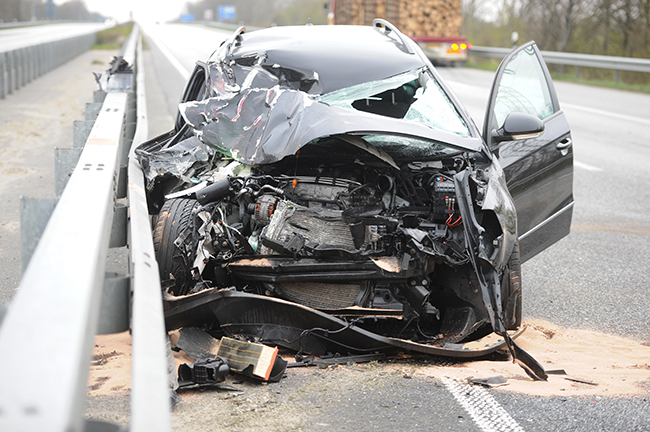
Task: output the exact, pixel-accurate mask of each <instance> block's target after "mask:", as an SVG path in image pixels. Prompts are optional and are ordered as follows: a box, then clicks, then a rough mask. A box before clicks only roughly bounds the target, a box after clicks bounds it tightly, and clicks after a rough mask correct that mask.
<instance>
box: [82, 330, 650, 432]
mask: <svg viewBox="0 0 650 432" xmlns="http://www.w3.org/2000/svg"><path fill="white" fill-rule="evenodd" d="M524 324H525V325H526V326H527V329H526V331H525V332H524V333H523V334H522V335H521V336H520V337H519V338H518V339H517V342H518V343H519V345H520V346H521V347H522V348H524V349H525V350H526V351H527V352H528V353H530V354H531V355H532V356H533V357H534V358H535V359H537V360H538V361H539V362H540V363H541V364H542V365H543V366H544V368H545V369H546V370H558V369H562V370H564V371H565V372H566V374H567V375H549V379H548V381H546V382H544V381H533V380H532V379H531V378H529V377H528V376H527V375H526V374H525V372H524V371H523V369H521V368H520V367H519V366H518V365H516V364H513V363H512V362H511V361H510V360H506V359H505V357H506V356H493V357H492V358H491V359H488V360H477V361H459V360H455V359H445V358H439V357H431V356H424V355H408V354H404V355H402V356H399V357H398V358H396V359H391V360H388V361H384V362H371V363H366V364H350V365H341V366H338V367H336V366H329V367H327V368H325V369H320V368H318V367H309V368H290V369H287V377H286V378H285V379H283V380H282V381H281V382H280V383H270V384H263V383H260V382H258V381H253V380H250V379H248V378H244V377H241V376H237V375H230V376H229V377H228V378H227V380H226V382H225V383H224V384H225V385H224V386H221V387H214V388H208V389H201V390H199V389H193V390H183V391H180V392H179V395H180V396H181V398H182V400H181V402H180V403H179V404H178V405H176V406H175V407H174V408H173V410H172V422H173V426H174V429H175V430H213V429H211V428H217V429H221V428H222V429H225V430H292V429H301V428H303V427H304V425H305V424H307V423H308V424H310V425H311V426H314V424H315V423H314V419H315V418H318V416H319V415H320V414H319V412H320V408H318V407H319V406H321V405H323V404H331V403H334V404H336V403H347V402H346V399H350V398H349V395H351V393H355V394H359V393H361V394H366V392H367V393H372V394H374V395H375V396H377V395H378V394H379V395H381V392H382V391H385V392H386V395H387V396H390V395H391V389H393V387H392V386H393V385H394V384H395V383H396V382H398V383H399V386H400V387H404V388H405V389H406V390H405V391H407V394H408V386H418V387H420V386H438V387H439V386H440V385H441V384H440V380H441V379H442V378H444V377H448V378H451V379H455V380H459V381H466V380H467V379H468V378H490V377H494V376H502V377H504V378H505V379H506V383H505V384H504V385H502V386H499V387H497V388H495V389H494V390H493V391H499V392H514V393H520V394H526V395H534V396H541V397H552V396H564V397H580V396H589V397H632V396H638V397H648V396H650V346H648V344H643V343H640V342H638V341H634V340H631V339H626V338H623V337H619V336H613V335H608V334H604V333H599V332H595V331H588V330H575V329H565V328H561V327H559V326H557V325H555V324H552V323H550V322H547V321H543V320H529V321H527V322H525V323H524ZM130 348H131V346H130V336H129V334H128V333H121V334H117V335H107V336H97V338H96V346H95V350H94V357H93V361H92V365H91V372H90V377H89V380H88V395H89V399H90V400H94V401H95V404H96V401H100V400H105V401H116V400H119V399H120V398H128V394H129V384H130V356H131V354H130V352H131V351H130ZM102 355H103V360H102ZM284 357H285V359H286V360H288V361H293V359H292V358H291V353H289V352H287V353H284ZM175 360H176V363H177V366H178V364H180V363H190V362H192V359H191V358H189V357H188V356H187V355H186V354H185V353H184V352H182V351H181V352H179V353H176V354H175ZM346 395H347V396H346ZM389 399H390V397H389V398H388V399H387V400H389ZM318 401H321V402H318ZM403 403H404V404H406V405H408V404H412V405H416V406H417V405H418V404H419V405H422V404H423V403H424V404H426V403H427V402H426V401H424V400H419V399H418V398H414V399H411V400H409V401H403ZM125 406H127V407H128V404H125ZM89 414H90V415H91V416H93V413H89ZM95 415H96V416H97V417H93V418H105V419H107V420H108V419H110V420H111V421H116V420H117V421H119V422H124V424H127V423H128V412H123V413H119V414H118V413H116V412H112V413H102V412H96V413H95ZM105 416H106V417H108V418H106V417H105ZM115 416H118V417H117V418H116V417H115ZM201 425H203V426H201ZM186 427H187V429H186ZM204 427H205V429H204Z"/></svg>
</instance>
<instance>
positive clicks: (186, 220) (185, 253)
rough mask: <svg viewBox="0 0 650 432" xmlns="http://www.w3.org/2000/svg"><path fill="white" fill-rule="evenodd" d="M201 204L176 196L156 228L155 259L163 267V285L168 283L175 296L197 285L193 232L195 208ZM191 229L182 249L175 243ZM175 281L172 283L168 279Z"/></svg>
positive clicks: (185, 292)
mask: <svg viewBox="0 0 650 432" xmlns="http://www.w3.org/2000/svg"><path fill="white" fill-rule="evenodd" d="M198 206H199V202H198V201H196V200H193V199H187V198H176V199H171V200H168V201H166V202H165V203H164V204H163V206H162V208H161V209H160V213H159V214H158V219H157V221H156V225H155V227H154V230H153V247H154V250H155V252H156V260H157V261H158V268H159V270H160V281H161V282H162V284H163V286H169V292H170V293H171V294H173V295H176V296H179V295H185V294H187V293H188V292H189V291H190V290H191V289H192V287H193V286H194V281H193V279H192V267H193V264H194V259H195V258H196V249H195V245H193V241H192V239H193V238H194V235H193V233H194V232H195V230H196V227H195V226H194V218H195V215H194V213H193V210H194V209H195V208H197V207H198ZM186 230H191V231H188V232H187V233H186V234H187V237H186V239H185V244H184V246H187V247H185V248H183V249H179V248H178V247H177V246H176V245H175V244H174V243H175V241H176V239H178V238H179V235H180V234H181V233H183V232H184V231H186ZM170 279H173V280H174V283H173V284H172V285H171V286H170V285H169V282H168V281H169V280H170Z"/></svg>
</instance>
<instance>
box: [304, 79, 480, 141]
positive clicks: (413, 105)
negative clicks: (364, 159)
mask: <svg viewBox="0 0 650 432" xmlns="http://www.w3.org/2000/svg"><path fill="white" fill-rule="evenodd" d="M316 100H318V101H319V102H323V103H326V104H328V105H331V106H338V107H343V108H351V109H355V110H358V111H364V112H369V113H373V114H379V115H384V116H387V117H393V118H400V119H404V120H411V121H414V122H417V123H421V124H424V125H426V126H429V127H431V128H434V129H438V130H442V131H445V132H451V133H454V134H456V135H461V136H470V132H469V129H468V127H467V125H466V124H465V121H464V120H463V118H462V117H461V116H460V114H459V113H458V111H457V110H456V108H455V107H454V105H453V104H452V103H451V101H450V100H449V98H448V97H447V95H446V94H445V92H444V91H443V90H442V88H441V87H440V85H438V83H437V82H436V80H435V79H433V77H432V76H431V75H430V74H428V73H427V72H426V71H425V70H424V69H421V70H412V71H409V72H406V73H403V74H399V75H396V76H393V77H390V78H387V79H384V80H380V81H371V82H367V83H363V84H359V85H356V86H352V87H347V88H344V89H341V90H337V91H334V92H331V93H328V94H325V95H322V96H319V97H317V98H316Z"/></svg>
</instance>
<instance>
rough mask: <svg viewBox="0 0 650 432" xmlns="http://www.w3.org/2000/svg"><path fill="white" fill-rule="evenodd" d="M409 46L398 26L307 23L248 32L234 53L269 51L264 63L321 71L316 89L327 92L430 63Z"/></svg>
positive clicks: (240, 56) (249, 54)
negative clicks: (394, 28)
mask: <svg viewBox="0 0 650 432" xmlns="http://www.w3.org/2000/svg"><path fill="white" fill-rule="evenodd" d="M408 51H409V50H408V49H407V48H406V47H405V46H404V45H403V43H402V42H401V41H400V39H399V38H398V37H397V36H396V35H395V34H394V32H388V34H386V33H384V31H382V30H379V29H378V28H376V27H370V26H342V25H335V26H332V25H324V26H316V25H307V26H282V27H271V28H268V29H262V30H256V31H252V32H250V33H244V34H243V35H242V36H241V40H240V41H239V43H237V44H235V46H233V47H232V51H231V58H233V59H234V60H237V59H245V58H250V57H257V58H259V57H263V56H264V57H265V58H264V59H263V60H262V63H261V65H262V66H264V67H274V66H275V65H277V66H275V67H278V66H279V67H282V68H286V69H290V70H294V71H297V72H299V73H301V74H302V75H304V76H305V77H307V78H310V77H316V78H317V79H318V81H319V82H320V86H319V88H318V90H317V93H321V94H324V93H329V92H331V91H334V90H338V89H341V88H345V87H350V86H353V85H357V84H361V83H364V82H369V81H377V80H381V79H384V78H387V77H391V76H394V75H397V74H399V73H402V72H405V71H408V70H413V69H417V68H420V67H423V66H426V63H425V62H424V61H423V60H422V59H421V58H420V57H419V56H418V55H417V54H416V53H413V51H412V50H411V53H409V52H408ZM314 72H315V73H316V74H317V75H314ZM312 93H313V92H312Z"/></svg>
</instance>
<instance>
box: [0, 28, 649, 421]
mask: <svg viewBox="0 0 650 432" xmlns="http://www.w3.org/2000/svg"><path fill="white" fill-rule="evenodd" d="M145 30H147V31H148V33H149V35H150V36H153V37H150V38H148V43H149V46H150V50H149V51H148V52H146V53H145V58H146V68H145V69H146V74H147V84H146V86H147V94H148V108H149V118H150V135H151V136H153V135H156V134H157V133H161V132H164V131H166V130H168V129H169V128H171V126H172V122H173V116H174V115H175V107H176V103H177V101H178V98H179V96H180V92H181V90H182V88H183V86H184V82H185V79H186V78H187V76H188V74H189V72H190V71H191V69H192V67H193V64H194V62H195V61H196V60H206V59H207V58H208V56H209V55H210V54H211V52H212V51H213V50H214V49H216V48H217V47H218V45H219V43H220V41H221V40H222V39H223V38H225V37H226V36H227V35H228V34H229V32H218V31H213V30H207V29H201V28H198V29H197V28H193V27H191V26H158V27H155V28H150V29H145ZM170 56H171V57H173V58H174V59H175V60H170V59H169V57H170ZM99 57H101V56H99ZM104 60H107V59H104ZM93 61H95V57H94V56H90V55H89V56H87V57H84V59H83V62H79V63H74V64H68V65H66V66H64V67H62V68H59V69H57V70H56V71H54V72H52V73H51V74H50V75H48V76H46V77H43V78H40V79H39V80H36V81H35V82H34V83H32V84H30V85H29V86H27V87H25V88H24V89H21V90H20V91H19V92H17V93H16V94H15V95H12V97H11V98H8V99H6V100H4V101H0V121H1V122H2V125H5V126H8V127H9V129H15V128H22V129H21V130H20V131H18V132H16V133H15V134H8V133H5V134H3V135H2V136H0V154H3V153H4V154H3V157H2V160H1V161H0V169H1V170H2V176H3V179H4V180H6V179H7V178H8V177H7V176H8V175H10V176H13V177H11V178H9V180H10V181H9V180H7V181H6V182H4V183H2V182H0V186H2V188H0V192H1V196H0V198H1V199H2V202H3V204H2V208H0V236H1V237H2V238H0V256H1V257H2V259H3V264H2V265H1V266H0V295H1V297H0V300H2V301H7V300H8V299H10V298H11V295H12V292H13V289H15V287H16V286H17V285H16V283H17V282H16V281H17V277H18V275H19V271H16V266H17V263H16V260H15V251H13V250H12V249H15V244H17V243H16V239H17V234H16V233H17V222H16V221H17V204H16V203H17V199H18V198H17V197H18V195H20V194H23V193H29V192H35V193H36V195H47V194H49V193H50V192H49V190H51V189H49V190H48V188H51V185H48V181H50V180H49V179H52V175H51V171H52V170H51V169H50V168H47V166H48V164H50V163H51V162H50V161H51V160H52V153H51V147H52V146H53V144H54V145H57V143H59V144H58V145H61V143H64V144H63V145H65V143H66V142H68V143H69V142H71V133H70V130H71V128H70V126H69V124H70V123H68V126H63V124H62V123H60V122H58V119H57V121H56V122H54V116H56V115H57V111H56V110H57V109H61V103H62V102H61V101H63V100H65V94H66V93H65V92H64V91H63V90H62V89H63V88H66V87H72V86H76V85H77V84H75V82H81V78H80V77H78V76H77V75H75V74H74V73H78V72H79V71H78V69H79V68H80V67H84V68H87V67H88V63H91V62H93ZM104 68H105V67H104V66H102V65H99V66H97V67H95V69H94V70H102V69H104ZM52 74H57V75H52ZM441 74H442V75H443V76H444V77H445V79H446V80H448V82H449V83H450V85H451V86H452V88H453V89H454V91H455V92H456V94H457V95H458V96H459V98H460V99H461V100H462V101H463V102H464V103H465V105H466V106H467V107H468V109H469V111H470V112H471V113H472V114H473V115H474V117H475V118H476V119H477V123H478V124H479V125H480V123H482V115H483V114H482V112H483V110H484V107H485V104H486V100H487V94H488V92H489V86H490V83H491V79H492V74H491V73H488V72H483V71H476V70H470V69H461V68H459V69H456V68H452V69H442V70H441ZM556 87H557V90H558V94H559V98H560V104H561V106H562V107H563V109H564V111H565V112H566V114H567V117H568V120H569V122H570V124H571V126H572V131H573V141H574V146H575V161H576V166H575V177H574V192H575V198H576V207H575V210H574V220H573V226H572V233H571V234H570V235H569V236H568V237H567V238H565V239H563V240H561V241H560V242H559V243H558V244H557V245H555V246H553V247H552V248H550V249H548V250H547V251H545V252H543V253H541V254H540V255H538V256H537V257H535V258H533V259H532V260H530V261H529V262H527V263H526V264H524V266H523V278H524V320H526V319H529V318H544V319H546V320H548V321H551V322H553V323H556V324H560V325H562V326H564V327H568V328H588V329H594V330H599V331H602V332H605V333H613V334H618V335H622V336H628V337H632V338H634V339H637V340H643V341H650V323H649V322H648V317H650V310H649V309H650V293H649V292H648V291H649V290H648V283H647V282H646V281H647V279H648V278H647V276H648V272H649V270H648V264H649V262H648V261H649V260H648V256H649V254H648V252H650V246H648V240H649V235H650V217H649V216H648V213H649V210H650V200H649V199H648V198H650V197H649V195H650V192H648V189H647V188H648V180H647V179H648V171H649V170H650V167H649V166H648V165H649V162H650V154H649V152H650V150H649V145H650V144H649V142H650V140H648V139H647V137H646V135H647V134H646V133H645V131H647V130H648V126H650V96H647V95H639V94H635V93H628V92H619V91H612V90H606V89H599V88H593V87H587V86H579V85H574V84H566V83H557V84H556ZM83 91H87V96H86V100H85V102H90V99H91V91H92V85H90V86H89V87H87V89H86V88H84V90H83ZM68 99H70V104H71V105H70V107H69V108H66V115H65V117H66V119H65V120H66V121H67V122H69V121H70V120H69V118H70V116H71V114H75V113H76V114H75V115H76V117H74V119H81V118H82V116H83V114H82V109H83V97H82V94H81V93H73V94H72V95H68ZM52 101H54V103H53V102H52ZM48 103H49V104H50V105H51V107H50V105H47V106H46V107H50V108H49V111H48V110H47V109H46V110H43V105H44V104H48ZM46 123H47V125H48V127H49V126H50V125H51V124H54V127H53V128H52V129H45V126H44V125H45V124H46ZM66 128H70V129H66ZM5 130H6V129H5ZM57 131H58V132H57ZM35 134H36V135H35ZM23 142H24V144H23ZM21 144H22V146H23V147H21ZM9 152H11V153H9ZM15 152H19V154H15ZM9 155H11V156H12V158H9ZM40 155H42V156H43V157H44V160H41V159H40ZM16 168H20V169H18V170H16ZM48 171H49V172H48ZM32 190H33V191H32ZM12 253H13V255H12ZM12 257H14V258H13V259H12ZM639 362H640V363H644V362H645V363H650V359H639ZM391 367H393V366H391V365H387V366H386V368H383V367H381V366H376V367H375V366H370V367H364V368H361V369H363V370H358V369H354V368H352V369H345V368H344V367H340V368H338V369H336V370H332V369H331V368H330V369H328V370H326V371H321V370H305V369H303V370H300V371H298V370H292V371H291V372H292V373H291V374H290V375H289V377H288V378H287V379H286V380H283V381H282V382H281V383H278V384H274V385H269V386H259V385H250V384H249V383H244V386H245V387H246V392H245V393H244V395H243V396H232V395H231V394H227V393H223V392H215V391H205V392H200V393H198V394H193V393H187V394H186V395H182V396H183V397H184V402H182V403H181V404H179V406H177V407H176V408H174V411H173V422H174V428H175V429H176V430H215V428H217V427H216V425H217V424H225V425H226V426H225V427H226V428H227V429H228V430H241V429H245V428H246V427H245V426H243V425H245V424H248V425H250V424H251V423H250V422H249V423H241V422H238V420H237V419H242V418H246V419H248V420H250V418H251V417H254V418H255V419H256V420H257V421H259V423H257V424H259V425H268V426H269V427H267V428H266V429H267V430H287V429H293V430H341V429H348V430H386V429H393V430H395V429H397V430H455V431H478V430H483V431H485V430H505V431H509V430H526V431H548V430H572V431H647V430H650V397H648V395H646V396H645V397H632V398H587V397H569V398H566V397H564V398H561V397H547V398H542V397H534V396H522V395H519V394H509V393H505V392H498V391H488V392H486V393H487V396H485V395H480V396H477V399H474V400H473V402H472V404H473V405H476V406H484V407H487V408H489V409H490V410H493V411H494V412H496V413H497V414H495V415H496V418H497V420H495V421H496V423H494V424H487V425H486V423H485V421H484V420H476V418H473V417H472V416H471V415H470V414H469V413H468V412H467V411H466V408H464V407H463V406H461V405H460V402H459V400H460V399H459V398H458V397H456V396H455V395H453V394H452V389H451V387H450V386H449V385H448V384H446V383H444V382H440V381H438V380H434V379H431V378H426V377H422V376H413V377H411V376H410V375H409V373H410V372H411V371H412V370H414V369H417V364H413V365H408V367H406V366H404V365H402V366H398V369H397V371H395V369H394V367H393V369H390V368H391ZM399 368H402V369H399ZM407 369H408V371H407ZM388 370H391V371H392V372H387V371H388ZM459 392H460V396H461V397H462V396H463V394H464V395H465V396H467V395H469V393H470V392H469V391H468V390H466V389H464V388H462V389H460V390H459ZM88 403H89V412H91V413H92V415H93V416H94V417H95V418H106V419H112V420H118V421H128V398H126V399H125V398H124V397H121V398H111V397H106V398H92V399H91V400H89V402H88ZM124 413H126V414H124ZM503 413H505V416H504V415H503ZM125 416H126V417H125ZM249 427H250V426H249ZM499 427H500V428H501V429H498V428H499ZM490 428H492V429H490ZM260 430H261V429H260Z"/></svg>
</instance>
